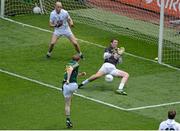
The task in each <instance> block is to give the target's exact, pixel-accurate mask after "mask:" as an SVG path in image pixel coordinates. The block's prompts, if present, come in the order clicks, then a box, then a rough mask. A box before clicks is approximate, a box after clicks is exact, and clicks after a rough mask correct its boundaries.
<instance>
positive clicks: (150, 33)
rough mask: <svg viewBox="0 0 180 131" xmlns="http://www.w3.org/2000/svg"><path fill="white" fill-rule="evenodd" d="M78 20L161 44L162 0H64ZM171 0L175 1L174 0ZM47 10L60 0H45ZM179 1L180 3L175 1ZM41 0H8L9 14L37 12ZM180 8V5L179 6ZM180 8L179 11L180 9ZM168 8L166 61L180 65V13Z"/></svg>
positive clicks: (177, 4) (164, 60) (64, 4)
mask: <svg viewBox="0 0 180 131" xmlns="http://www.w3.org/2000/svg"><path fill="white" fill-rule="evenodd" d="M60 1H61V2H62V4H63V7H64V9H66V10H68V11H69V13H70V15H71V17H72V18H73V20H74V21H76V22H80V23H84V24H88V25H91V26H94V27H97V28H100V29H103V30H107V31H110V32H115V33H118V34H121V35H124V36H129V37H131V38H135V39H140V40H143V41H146V43H149V44H154V45H155V46H156V47H157V45H158V44H157V43H158V39H159V38H158V37H159V20H160V8H159V6H160V0H136V1H134V0H60ZM170 1H171V2H170ZM41 2H42V4H43V10H44V12H45V14H49V13H50V12H51V11H52V10H53V9H54V3H55V2H56V0H41ZM173 2H176V3H175V4H176V6H174V5H173ZM35 3H37V5H38V6H39V7H40V3H39V0H5V15H6V16H12V15H20V14H33V11H32V9H33V7H34V5H35ZM179 5H180V4H179V3H178V2H177V1H175V0H174V1H173V0H165V6H166V8H170V6H171V7H172V9H174V8H175V7H177V8H178V7H180V6H179ZM179 10H180V9H179ZM179 10H178V9H177V12H178V11H179ZM169 12H170V11H168V10H165V19H164V23H165V26H164V44H163V62H164V63H168V64H175V65H176V66H178V67H180V63H179V61H180V42H179V41H180V33H179V32H180V26H179V25H180V22H179V24H177V23H173V22H171V21H177V20H179V19H180V18H179V16H180V15H177V14H176V13H174V14H173V13H171V12H170V13H169Z"/></svg>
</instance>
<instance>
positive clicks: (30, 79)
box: [0, 69, 127, 111]
mask: <svg viewBox="0 0 180 131" xmlns="http://www.w3.org/2000/svg"><path fill="white" fill-rule="evenodd" d="M0 72H2V73H5V74H8V75H11V76H14V77H17V78H21V79H23V80H27V81H30V82H33V83H36V84H39V85H43V86H46V87H49V88H52V89H56V90H59V91H61V88H58V87H56V86H53V85H50V84H47V83H44V82H41V81H38V80H34V79H32V78H28V77H25V76H22V75H18V74H16V73H12V72H9V71H6V70H3V69H0ZM74 95H76V96H79V97H82V98H84V99H87V100H91V101H94V102H96V103H100V104H103V105H106V106H109V107H113V108H116V109H119V110H123V111H127V109H125V108H122V107H119V106H116V105H113V104H109V103H106V102H103V101H100V100H96V99H94V98H91V97H87V96H84V95H81V94H78V93H74Z"/></svg>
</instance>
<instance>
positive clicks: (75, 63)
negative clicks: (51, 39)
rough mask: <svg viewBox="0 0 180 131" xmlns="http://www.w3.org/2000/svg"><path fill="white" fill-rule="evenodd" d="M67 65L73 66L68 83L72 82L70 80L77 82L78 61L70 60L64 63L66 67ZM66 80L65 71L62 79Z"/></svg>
mask: <svg viewBox="0 0 180 131" xmlns="http://www.w3.org/2000/svg"><path fill="white" fill-rule="evenodd" d="M68 66H72V67H73V71H72V74H71V77H70V80H69V82H70V83H72V82H77V76H78V69H79V64H78V62H76V61H73V60H71V61H70V62H69V63H68V64H67V65H66V68H67V67H68ZM66 80H67V72H65V73H64V81H66Z"/></svg>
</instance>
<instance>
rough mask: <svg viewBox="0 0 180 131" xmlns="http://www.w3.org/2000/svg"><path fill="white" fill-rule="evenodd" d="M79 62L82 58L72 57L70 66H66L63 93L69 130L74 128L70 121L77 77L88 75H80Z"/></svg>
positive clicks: (83, 73)
mask: <svg viewBox="0 0 180 131" xmlns="http://www.w3.org/2000/svg"><path fill="white" fill-rule="evenodd" d="M79 60H80V56H79V55H74V56H73V57H72V60H71V61H70V62H69V63H68V65H66V72H65V74H64V80H63V87H62V91H63V95H64V98H65V114H66V126H67V128H71V127H72V122H71V120H70V107H71V98H72V95H73V92H74V91H75V90H76V89H77V88H78V85H77V76H84V75H86V73H85V72H82V73H78V69H79V63H78V62H79Z"/></svg>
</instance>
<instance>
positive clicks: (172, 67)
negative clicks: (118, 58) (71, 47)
mask: <svg viewBox="0 0 180 131" xmlns="http://www.w3.org/2000/svg"><path fill="white" fill-rule="evenodd" d="M0 18H2V19H3V20H6V21H10V22H12V23H16V24H19V25H22V26H23V27H24V26H26V27H30V28H33V29H37V30H40V31H44V32H49V33H52V31H50V30H46V29H43V28H40V27H36V26H32V25H29V24H24V23H21V22H18V21H15V20H12V19H9V18H5V17H0ZM78 40H79V41H81V42H84V43H86V44H90V45H94V46H97V47H100V48H105V46H102V45H99V44H96V43H93V42H89V41H86V40H82V39H78ZM125 54H126V55H129V56H131V57H135V58H138V59H141V60H145V61H150V62H154V63H157V61H155V60H151V59H148V58H144V57H140V56H136V55H133V54H131V53H128V52H125ZM161 65H163V66H166V67H168V68H171V69H174V70H178V71H180V68H177V67H174V66H171V65H167V64H164V63H162V64H161Z"/></svg>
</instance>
